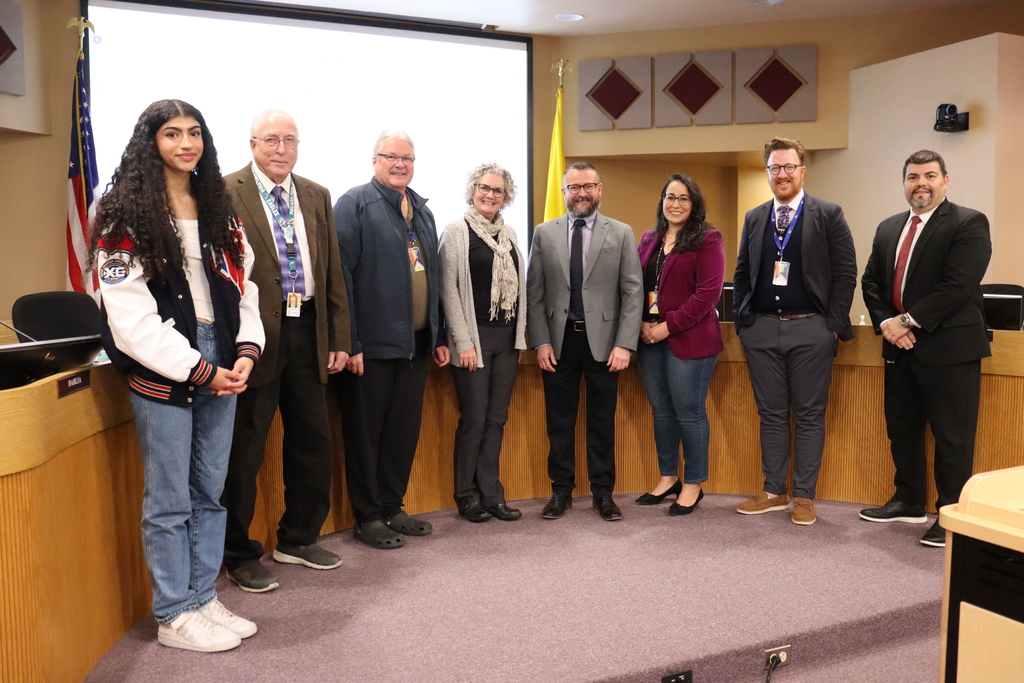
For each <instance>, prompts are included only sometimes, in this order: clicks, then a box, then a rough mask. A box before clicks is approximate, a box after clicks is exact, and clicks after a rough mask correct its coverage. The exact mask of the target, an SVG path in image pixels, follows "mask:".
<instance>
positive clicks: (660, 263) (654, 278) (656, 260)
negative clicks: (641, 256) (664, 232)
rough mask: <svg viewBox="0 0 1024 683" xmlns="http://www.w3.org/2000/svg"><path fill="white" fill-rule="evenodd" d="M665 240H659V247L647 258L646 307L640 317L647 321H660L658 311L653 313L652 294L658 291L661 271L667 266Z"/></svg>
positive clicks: (645, 277) (645, 275)
mask: <svg viewBox="0 0 1024 683" xmlns="http://www.w3.org/2000/svg"><path fill="white" fill-rule="evenodd" d="M667 258H668V257H667V256H666V255H665V241H664V240H658V249H657V251H655V252H654V253H653V254H652V255H651V258H650V259H648V260H647V268H645V269H644V308H643V313H642V314H641V316H640V319H641V320H643V321H644V322H645V323H660V322H661V318H660V316H658V314H656V313H651V301H653V300H654V297H653V296H652V294H653V293H654V292H657V291H658V276H659V274H660V273H659V271H660V270H662V269H664V267H665V259H667Z"/></svg>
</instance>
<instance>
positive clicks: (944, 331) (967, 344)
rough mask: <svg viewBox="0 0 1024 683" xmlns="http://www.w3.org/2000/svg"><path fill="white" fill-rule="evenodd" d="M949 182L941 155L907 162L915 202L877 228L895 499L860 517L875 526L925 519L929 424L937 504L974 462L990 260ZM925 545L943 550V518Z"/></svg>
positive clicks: (954, 493)
mask: <svg viewBox="0 0 1024 683" xmlns="http://www.w3.org/2000/svg"><path fill="white" fill-rule="evenodd" d="M948 184H949V176H948V175H947V174H946V162H945V161H943V159H942V157H941V156H940V155H939V154H937V153H936V152H932V151H929V150H921V151H920V152H916V153H914V154H912V155H911V156H910V157H909V158H908V159H907V161H906V162H905V163H904V164H903V190H904V193H905V195H906V197H907V202H908V203H909V204H910V209H911V210H910V211H904V212H903V213H900V214H897V215H895V216H892V217H890V218H887V219H885V220H884V221H882V223H881V224H880V225H879V226H878V231H877V232H876V233H875V240H874V243H873V244H872V247H871V256H870V258H869V259H868V264H867V267H866V268H865V269H864V277H863V278H862V279H861V287H862V289H863V290H864V302H865V303H866V304H867V307H868V312H869V313H870V314H871V323H872V325H874V327H875V332H876V333H877V334H881V335H882V337H883V338H884V340H885V341H884V342H883V343H882V357H883V358H884V359H885V423H886V430H887V432H888V434H889V441H890V442H891V446H892V459H893V462H894V463H895V464H896V476H895V479H894V484H895V485H896V493H895V494H894V495H893V497H892V498H891V499H890V500H889V502H888V503H886V504H885V505H883V506H882V507H879V508H868V509H866V510H862V511H861V513H860V517H861V519H865V520H868V521H869V522H910V523H917V524H923V523H924V522H926V521H927V520H928V518H927V517H926V516H925V511H924V505H925V497H926V496H927V482H926V481H925V476H926V475H925V473H926V471H927V462H926V457H925V445H924V444H925V437H924V435H925V424H926V423H927V424H928V425H929V426H931V428H932V434H934V435H935V484H936V488H937V489H938V501H937V503H936V507H937V508H938V507H941V506H943V505H947V504H949V503H955V502H956V501H957V499H958V498H959V496H960V490H961V489H962V488H963V486H964V484H966V483H967V480H968V479H969V478H970V476H971V472H972V470H973V466H974V437H975V434H976V433H977V429H978V400H979V397H980V393H981V359H982V358H985V357H987V356H990V355H991V352H990V350H989V344H988V337H987V335H986V332H985V314H984V309H983V300H982V294H981V279H982V277H984V275H985V270H986V269H987V268H988V262H989V259H990V258H991V256H992V241H991V239H990V238H989V228H988V219H987V218H986V217H985V215H984V214H982V213H979V212H978V211H974V210H972V209H968V208H965V207H962V206H957V205H956V204H953V203H951V202H950V201H949V200H948V199H946V188H947V185H948ZM921 543H922V544H924V545H927V546H932V547H938V548H941V547H944V546H945V545H946V533H945V531H944V530H943V529H942V527H940V526H939V522H938V520H936V521H935V523H934V524H933V525H932V526H931V527H930V528H929V529H928V531H927V532H926V533H925V535H924V537H923V538H922V539H921Z"/></svg>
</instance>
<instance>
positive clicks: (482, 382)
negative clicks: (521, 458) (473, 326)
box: [452, 325, 519, 507]
mask: <svg viewBox="0 0 1024 683" xmlns="http://www.w3.org/2000/svg"><path fill="white" fill-rule="evenodd" d="M478 330H479V334H480V350H481V352H482V358H480V360H481V361H482V362H483V364H484V366H483V367H482V368H478V369H476V370H474V371H472V372H470V371H469V370H467V369H465V368H456V367H453V368H452V375H453V377H454V378H455V391H456V393H457V394H458V396H459V413H460V414H459V426H458V428H457V429H456V430H455V500H456V501H458V502H460V503H463V502H469V501H473V500H475V501H478V502H480V503H481V504H483V505H484V506H485V507H490V506H492V505H497V504H498V503H504V502H505V487H504V486H502V485H501V480H500V479H499V478H498V457H499V456H500V455H501V442H502V438H503V437H504V435H505V423H506V422H507V421H508V405H509V402H510V401H511V400H512V389H513V387H514V386H515V383H516V374H518V372H519V351H517V350H516V349H515V341H516V328H515V325H512V326H509V327H487V326H486V325H481V326H479V327H478Z"/></svg>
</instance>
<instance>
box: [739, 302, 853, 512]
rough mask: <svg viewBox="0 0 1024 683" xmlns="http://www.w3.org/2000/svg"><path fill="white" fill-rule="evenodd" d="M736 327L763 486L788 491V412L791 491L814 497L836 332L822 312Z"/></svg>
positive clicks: (759, 320)
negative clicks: (756, 421)
mask: <svg viewBox="0 0 1024 683" xmlns="http://www.w3.org/2000/svg"><path fill="white" fill-rule="evenodd" d="M738 333H739V337H740V342H741V343H742V344H743V352H744V354H746V357H747V369H748V371H749V372H750V383H751V385H753V388H754V400H755V401H756V402H757V412H758V414H759V415H760V416H761V470H762V472H763V473H764V490H765V491H767V492H768V493H774V494H780V495H781V494H783V493H786V492H787V491H786V475H787V473H788V471H789V453H790V427H789V418H790V412H792V416H793V425H794V427H795V429H796V433H795V438H793V439H792V443H793V451H794V455H795V461H794V463H793V495H794V496H795V497H797V498H814V491H815V487H816V486H817V483H818V471H819V470H820V469H821V453H822V451H823V450H824V448H825V408H826V407H828V389H829V386H830V385H831V383H832V359H833V358H835V354H836V348H837V345H838V341H837V340H836V337H835V334H833V332H832V330H830V329H829V328H828V326H827V325H826V323H825V317H824V316H822V315H814V316H811V317H809V318H801V319H799V320H779V319H777V318H769V317H767V316H763V315H759V316H757V318H756V319H755V320H754V323H753V324H752V325H750V326H748V327H744V328H740V329H739V330H738Z"/></svg>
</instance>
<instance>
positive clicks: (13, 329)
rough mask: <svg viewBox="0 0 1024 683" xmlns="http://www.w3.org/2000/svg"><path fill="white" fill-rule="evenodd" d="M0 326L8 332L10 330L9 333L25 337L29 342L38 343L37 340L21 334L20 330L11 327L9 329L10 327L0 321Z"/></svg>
mask: <svg viewBox="0 0 1024 683" xmlns="http://www.w3.org/2000/svg"><path fill="white" fill-rule="evenodd" d="M0 325H3V326H4V327H6V328H7V329H9V330H10V331H11V332H14V333H15V334H20V335H21V336H23V337H26V338H27V339H29V340H30V341H39V340H38V339H33V338H32V337H30V336H29V335H27V334H25V333H24V332H22V331H21V330H19V329H16V328H13V327H11V326H10V325H8V324H7V323H5V322H4V321H3V320H0Z"/></svg>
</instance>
